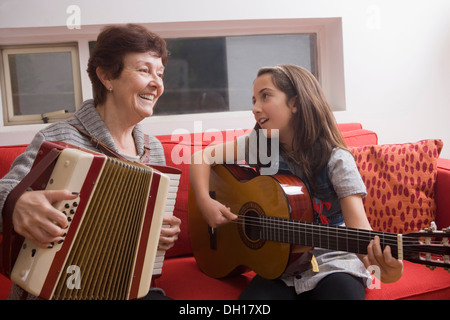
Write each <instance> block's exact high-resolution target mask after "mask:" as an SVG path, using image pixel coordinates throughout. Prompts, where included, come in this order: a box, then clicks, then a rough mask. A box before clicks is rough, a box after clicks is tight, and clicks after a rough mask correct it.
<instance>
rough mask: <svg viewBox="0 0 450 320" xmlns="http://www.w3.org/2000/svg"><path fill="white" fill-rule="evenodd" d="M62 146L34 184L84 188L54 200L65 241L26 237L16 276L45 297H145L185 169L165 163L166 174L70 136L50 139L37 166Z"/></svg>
mask: <svg viewBox="0 0 450 320" xmlns="http://www.w3.org/2000/svg"><path fill="white" fill-rule="evenodd" d="M54 150H58V155H57V156H55V160H53V161H52V162H51V164H50V165H48V166H45V169H42V170H43V172H42V173H40V174H39V176H38V178H37V179H36V180H34V181H33V183H32V185H31V186H32V189H33V190H38V189H47V190H48V189H53V190H61V189H67V190H70V191H72V192H76V193H78V194H79V195H78V197H77V198H76V199H74V200H70V201H61V202H59V203H56V204H54V207H55V208H57V209H59V210H60V211H61V212H62V213H64V214H65V215H66V216H67V220H68V222H69V227H68V230H67V233H66V236H65V238H64V242H63V243H61V244H57V243H55V244H54V246H53V247H52V248H49V249H42V248H39V247H37V246H36V245H34V244H33V242H31V241H28V240H24V241H23V243H22V245H21V248H20V250H19V251H18V253H17V258H15V257H13V258H12V260H14V259H15V262H14V261H12V262H13V267H12V271H11V274H10V278H11V280H12V281H13V282H14V283H16V284H17V285H19V286H20V287H22V288H23V289H24V290H26V291H27V292H29V293H31V294H33V295H36V296H39V297H41V298H43V299H92V300H99V299H107V300H111V299H121V300H129V299H136V298H140V297H143V296H145V295H146V294H147V293H148V290H149V288H150V283H151V280H152V276H153V273H154V268H155V260H156V256H157V253H158V242H159V236H160V233H161V228H162V221H163V215H164V214H165V212H166V211H167V206H166V202H167V198H168V194H169V189H170V188H171V186H170V185H171V179H170V178H169V176H168V175H171V174H172V175H174V176H175V177H176V176H179V170H177V169H174V168H170V167H158V168H159V169H164V170H166V171H167V174H166V173H162V172H161V171H160V170H157V169H155V168H152V167H150V166H146V165H144V164H141V163H137V162H130V161H124V160H120V159H116V158H114V157H108V156H105V155H103V154H100V153H95V152H92V151H88V150H85V149H81V148H78V147H75V146H72V145H70V144H67V143H62V142H44V143H43V144H42V146H41V148H40V150H39V152H38V155H37V157H36V160H35V163H34V165H33V167H34V166H36V164H37V165H39V162H40V161H42V162H43V160H42V159H44V158H45V156H46V155H47V154H49V153H50V152H54ZM47 162H48V161H47ZM32 170H33V169H32ZM172 184H173V183H172ZM175 194H176V189H175ZM172 209H173V208H172ZM13 256H14V254H13Z"/></svg>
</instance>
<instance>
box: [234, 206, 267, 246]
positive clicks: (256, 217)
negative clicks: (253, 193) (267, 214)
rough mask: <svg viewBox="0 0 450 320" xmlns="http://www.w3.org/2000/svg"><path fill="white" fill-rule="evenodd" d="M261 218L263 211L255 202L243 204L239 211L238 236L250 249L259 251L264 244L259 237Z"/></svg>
mask: <svg viewBox="0 0 450 320" xmlns="http://www.w3.org/2000/svg"><path fill="white" fill-rule="evenodd" d="M261 216H264V211H263V210H262V208H261V207H260V206H259V205H258V204H257V203H255V202H247V203H245V204H244V205H243V206H242V207H241V210H240V211H239V235H240V237H241V240H242V241H243V242H244V243H245V244H246V245H247V246H248V247H249V248H251V249H259V248H261V247H262V246H263V245H264V243H265V240H264V239H263V238H262V236H261V231H262V230H261V222H260V221H261Z"/></svg>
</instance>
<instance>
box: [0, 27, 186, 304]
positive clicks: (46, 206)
mask: <svg viewBox="0 0 450 320" xmlns="http://www.w3.org/2000/svg"><path fill="white" fill-rule="evenodd" d="M167 55H168V53H167V49H166V44H165V41H164V40H163V39H161V38H160V37H159V36H158V35H156V34H154V33H152V32H150V31H148V30H147V29H145V28H144V27H142V26H139V25H133V24H129V25H124V26H109V27H106V28H105V29H104V30H103V31H102V32H101V33H100V34H99V36H98V39H97V42H96V46H95V48H94V50H93V52H92V54H91V57H90V59H89V63H88V69H87V72H88V74H89V77H90V79H91V82H92V87H93V93H94V99H93V100H87V101H85V102H84V103H83V104H82V106H81V107H80V108H79V110H77V111H76V112H75V114H74V115H73V117H71V118H70V119H68V120H67V121H63V122H58V123H54V124H52V125H50V126H48V127H46V128H45V129H43V130H41V131H40V132H38V133H37V134H36V136H35V137H34V139H33V141H32V142H31V143H30V145H29V146H28V148H27V149H26V151H25V152H24V153H23V154H22V155H20V156H19V157H18V158H17V159H16V161H15V162H14V163H13V166H12V168H11V170H10V172H9V173H8V174H7V175H6V176H5V177H4V178H3V179H1V180H0V211H2V208H3V206H4V203H5V199H6V198H7V196H8V194H9V192H10V191H11V190H12V189H13V188H14V187H15V186H16V185H17V184H18V183H19V181H21V180H22V178H23V177H24V176H25V175H26V174H27V173H28V172H29V170H30V168H31V165H32V164H33V161H34V159H35V157H36V154H37V151H38V150H39V147H40V145H41V144H42V143H43V142H44V141H46V140H51V141H65V142H68V143H71V144H74V145H77V146H80V147H83V148H88V149H91V150H94V151H97V152H103V150H101V149H98V148H97V147H96V146H94V145H93V144H92V143H91V137H92V138H95V139H97V140H99V141H101V142H102V143H103V144H104V145H106V146H107V147H108V148H109V149H110V150H112V151H113V152H115V153H117V154H119V155H121V156H122V157H125V158H128V159H130V160H139V159H141V158H142V157H143V156H144V152H145V148H144V140H145V139H144V133H143V132H142V129H141V128H140V125H139V122H140V121H141V120H143V119H145V118H147V117H150V116H151V115H152V114H153V108H154V107H155V104H156V101H157V100H158V98H159V97H160V96H161V94H162V93H163V91H164V85H163V81H162V76H163V74H164V67H165V65H166V62H167ZM147 140H149V141H148V144H149V146H148V147H149V148H150V150H151V154H150V158H149V161H148V162H149V163H151V164H155V165H164V164H165V158H164V152H163V149H162V146H161V144H160V142H159V141H158V140H157V139H156V138H155V137H149V139H147ZM75 197H76V195H73V194H72V193H71V192H69V191H67V190H54V191H48V190H42V191H27V192H25V193H24V194H23V195H22V196H21V197H20V198H19V199H18V201H17V202H16V206H15V208H14V212H13V215H12V220H13V225H14V230H15V231H16V232H17V233H18V234H20V235H22V236H24V237H25V238H27V239H29V240H31V241H33V242H35V243H36V244H37V245H39V246H40V247H42V248H47V247H51V246H52V245H53V243H57V242H61V241H64V235H65V233H66V230H65V228H66V227H67V219H66V217H65V216H64V214H62V213H61V212H60V211H58V210H56V209H55V208H53V207H52V203H54V202H57V201H62V200H70V199H73V198H75ZM164 223H165V224H169V225H170V227H169V228H167V229H164V231H163V232H164V234H161V238H160V249H162V250H167V249H169V248H171V247H172V246H173V244H174V242H175V241H176V239H177V238H178V234H179V232H180V228H179V226H180V223H181V221H180V219H178V218H176V217H171V218H165V222H164ZM21 291H22V290H21V289H20V288H19V287H17V286H13V289H12V291H11V294H10V298H20V297H21V296H22V293H23V292H21Z"/></svg>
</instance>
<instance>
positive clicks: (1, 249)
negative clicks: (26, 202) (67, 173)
mask: <svg viewBox="0 0 450 320" xmlns="http://www.w3.org/2000/svg"><path fill="white" fill-rule="evenodd" d="M59 154H60V150H58V149H56V148H53V149H51V150H50V152H48V153H47V154H46V155H45V156H44V157H43V158H42V160H41V161H39V162H38V163H37V164H36V165H35V166H34V167H32V168H31V170H30V172H29V173H28V174H27V175H26V176H25V178H23V179H22V181H20V182H19V184H18V185H17V186H15V187H14V189H13V190H12V191H11V192H10V193H9V195H8V197H7V198H6V201H5V205H4V206H3V212H2V214H3V240H2V243H1V246H0V257H1V260H0V272H1V273H3V274H4V275H6V276H7V277H10V275H11V270H12V267H13V266H14V263H15V262H16V258H17V255H18V253H19V250H20V247H21V245H22V242H23V238H22V237H21V236H20V235H18V234H17V233H16V232H15V231H14V226H13V223H12V214H13V211H14V207H15V206H16V202H17V200H18V199H19V198H20V196H21V195H22V194H23V193H24V192H25V191H26V190H27V189H28V188H29V187H30V186H31V185H32V184H33V182H35V181H36V179H37V178H39V176H40V175H41V174H42V173H43V172H44V171H45V170H46V169H47V168H48V167H49V166H50V165H51V164H52V163H53V162H54V161H55V160H56V158H58V156H59Z"/></svg>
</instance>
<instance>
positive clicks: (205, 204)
mask: <svg viewBox="0 0 450 320" xmlns="http://www.w3.org/2000/svg"><path fill="white" fill-rule="evenodd" d="M198 203H199V204H198V205H199V209H200V211H201V213H202V215H203V218H204V219H205V221H206V222H207V223H208V225H209V226H210V227H212V228H217V227H219V226H221V225H224V224H227V223H229V222H231V221H233V220H236V219H237V215H235V214H234V213H232V212H231V210H230V208H229V207H226V206H224V205H223V204H221V203H220V202H218V201H216V200H214V199H212V198H211V197H208V198H206V199H204V200H203V201H199V202H198Z"/></svg>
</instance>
